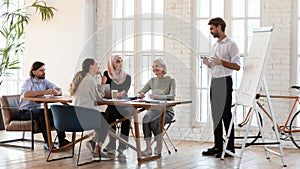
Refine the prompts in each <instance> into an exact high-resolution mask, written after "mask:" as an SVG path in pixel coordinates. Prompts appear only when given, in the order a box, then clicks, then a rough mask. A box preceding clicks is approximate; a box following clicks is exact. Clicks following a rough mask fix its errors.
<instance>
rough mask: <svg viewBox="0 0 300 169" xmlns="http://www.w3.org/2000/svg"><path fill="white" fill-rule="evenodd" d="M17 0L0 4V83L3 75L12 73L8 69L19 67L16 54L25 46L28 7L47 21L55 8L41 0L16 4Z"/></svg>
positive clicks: (21, 51)
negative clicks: (2, 42) (1, 42)
mask: <svg viewBox="0 0 300 169" xmlns="http://www.w3.org/2000/svg"><path fill="white" fill-rule="evenodd" d="M16 2H18V1H17V0H3V1H2V2H1V4H0V8H1V11H5V12H3V13H1V16H0V17H1V20H2V23H1V27H0V35H1V36H2V37H0V38H1V39H5V44H1V45H2V46H0V85H1V83H2V79H3V76H9V75H12V73H11V72H10V70H16V69H20V66H19V63H20V61H19V60H17V59H16V58H17V57H16V56H18V55H22V54H23V51H24V47H25V43H24V27H25V25H26V24H28V23H29V14H27V13H26V11H28V9H29V8H34V9H35V13H36V14H37V15H39V16H40V17H41V20H42V21H49V20H51V19H52V18H53V16H54V11H56V9H55V8H54V7H52V6H47V3H46V2H45V1H42V0H36V1H34V2H33V3H32V4H31V5H29V6H25V5H21V7H20V6H19V5H16V4H15V3H16Z"/></svg>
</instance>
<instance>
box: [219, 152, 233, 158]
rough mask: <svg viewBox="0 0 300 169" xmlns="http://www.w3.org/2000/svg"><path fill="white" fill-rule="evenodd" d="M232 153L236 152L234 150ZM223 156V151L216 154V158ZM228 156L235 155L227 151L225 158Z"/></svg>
mask: <svg viewBox="0 0 300 169" xmlns="http://www.w3.org/2000/svg"><path fill="white" fill-rule="evenodd" d="M231 152H232V151H231ZM232 153H234V152H232ZM221 156H222V151H221V152H220V153H218V154H216V158H221ZM226 157H233V156H232V155H230V154H227V153H225V155H224V158H226Z"/></svg>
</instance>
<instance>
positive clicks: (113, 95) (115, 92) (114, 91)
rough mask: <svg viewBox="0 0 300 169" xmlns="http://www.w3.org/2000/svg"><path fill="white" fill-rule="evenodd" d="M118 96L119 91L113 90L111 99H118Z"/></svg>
mask: <svg viewBox="0 0 300 169" xmlns="http://www.w3.org/2000/svg"><path fill="white" fill-rule="evenodd" d="M117 96H118V90H111V98H112V99H117Z"/></svg>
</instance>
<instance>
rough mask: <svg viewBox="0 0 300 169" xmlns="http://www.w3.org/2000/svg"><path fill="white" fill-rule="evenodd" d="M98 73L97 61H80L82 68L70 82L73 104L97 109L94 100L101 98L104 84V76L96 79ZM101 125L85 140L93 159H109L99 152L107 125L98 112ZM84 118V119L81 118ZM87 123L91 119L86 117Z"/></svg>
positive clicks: (90, 121)
mask: <svg viewBox="0 0 300 169" xmlns="http://www.w3.org/2000/svg"><path fill="white" fill-rule="evenodd" d="M99 73H100V71H99V66H98V63H97V62H96V61H95V60H94V59H92V58H87V59H85V60H84V61H83V63H82V70H81V71H79V72H77V73H76V75H75V76H74V78H73V80H72V83H71V84H70V88H69V92H70V95H71V96H72V97H73V104H74V105H75V106H81V107H86V108H90V109H97V107H96V106H95V101H98V100H101V99H102V98H103V96H104V85H102V84H105V81H106V78H105V77H102V78H101V80H99V79H98V80H96V75H98V74H99ZM99 116H101V121H100V122H97V123H100V124H101V127H100V128H98V129H95V133H94V137H93V139H91V140H89V141H88V142H87V147H88V149H89V151H90V152H91V153H92V154H93V157H92V159H93V160H94V161H100V160H101V159H102V160H105V159H110V158H109V157H108V156H106V155H105V154H103V153H101V147H102V145H103V143H104V141H105V138H106V136H107V131H108V128H109V125H108V124H107V122H106V120H105V118H104V117H103V116H102V114H101V113H100V112H99ZM81 120H84V119H81ZM87 120H88V123H93V122H94V121H93V120H92V119H87Z"/></svg>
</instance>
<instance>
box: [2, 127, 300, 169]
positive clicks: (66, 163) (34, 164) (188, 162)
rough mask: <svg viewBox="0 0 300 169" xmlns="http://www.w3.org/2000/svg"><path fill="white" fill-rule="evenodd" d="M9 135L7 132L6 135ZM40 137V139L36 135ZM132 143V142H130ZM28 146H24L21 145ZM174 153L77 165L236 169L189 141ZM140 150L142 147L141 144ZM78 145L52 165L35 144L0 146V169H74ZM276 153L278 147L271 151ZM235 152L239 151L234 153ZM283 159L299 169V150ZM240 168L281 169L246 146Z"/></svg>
mask: <svg viewBox="0 0 300 169" xmlns="http://www.w3.org/2000/svg"><path fill="white" fill-rule="evenodd" d="M10 133H11V132H10ZM16 135H20V134H7V133H5V132H3V131H1V132H0V138H1V139H0V140H3V139H4V138H8V137H16ZM39 137H40V136H39ZM130 141H131V142H132V143H134V140H133V139H130ZM21 144H28V143H21ZM175 145H176V148H177V149H178V152H174V150H173V149H172V150H171V154H168V152H167V150H166V148H165V146H164V147H163V154H162V158H161V159H158V160H154V161H150V162H144V163H141V164H139V163H138V162H137V160H136V153H135V151H133V150H130V149H129V150H126V151H125V154H126V158H125V159H119V158H115V159H114V160H110V161H101V162H95V163H92V164H88V165H85V166H80V167H78V168H83V169H85V168H105V169H106V168H110V169H121V168H122V169H132V168H138V169H144V168H147V169H148V168H150V169H151V168H172V169H173V168H174V169H195V168H196V169H198V168H199V169H200V168H201V169H206V168H207V169H208V168H209V169H220V168H221V169H222V168H236V166H237V163H238V159H237V158H225V160H220V159H217V158H215V157H206V156H202V154H201V152H202V151H204V150H206V149H207V147H210V146H211V143H203V142H192V141H177V142H175ZM82 146H83V147H82V153H81V159H82V160H85V161H87V160H90V159H91V155H90V154H89V153H88V151H87V149H86V147H85V144H84V143H83V145H82ZM142 146H143V147H144V146H145V145H143V144H142ZM78 147H79V144H77V145H76V148H75V157H74V158H72V159H65V160H60V161H54V162H46V158H47V155H48V151H45V150H43V144H41V143H35V150H34V151H31V150H24V149H18V148H9V147H0V168H10V169H11V168H13V169H15V168H17V169H18V168H20V169H21V168H22V169H23V168H34V169H35V168H45V169H48V168H49V169H54V168H55V169H65V168H77V166H76V160H77V152H78ZM272 149H274V150H277V149H278V148H272ZM236 152H237V153H239V152H240V150H237V151H236ZM66 153H71V151H70V150H67V151H65V152H59V153H55V155H56V156H62V155H64V154H66ZM284 154H285V160H286V164H287V165H288V168H289V169H290V168H292V169H293V168H295V169H296V168H300V163H297V160H298V159H300V150H298V149H296V148H295V149H284ZM240 168H243V169H256V168H272V169H277V168H278V169H279V168H282V162H281V158H280V157H279V156H277V155H273V154H270V159H269V160H267V159H266V158H265V153H264V149H263V147H262V146H250V147H248V148H247V149H246V151H245V153H244V156H243V159H242V163H241V167H240Z"/></svg>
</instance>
